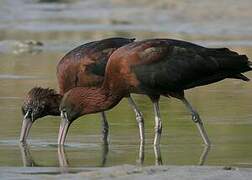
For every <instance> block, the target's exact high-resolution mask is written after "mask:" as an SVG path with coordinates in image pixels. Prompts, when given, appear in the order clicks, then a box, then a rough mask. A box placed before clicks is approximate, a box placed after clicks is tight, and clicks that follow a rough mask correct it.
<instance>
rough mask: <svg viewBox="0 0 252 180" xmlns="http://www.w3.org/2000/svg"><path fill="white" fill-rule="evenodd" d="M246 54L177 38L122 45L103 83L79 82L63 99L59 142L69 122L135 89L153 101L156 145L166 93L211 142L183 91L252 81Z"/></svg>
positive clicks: (114, 102)
mask: <svg viewBox="0 0 252 180" xmlns="http://www.w3.org/2000/svg"><path fill="white" fill-rule="evenodd" d="M250 65H251V63H250V62H249V61H248V58H247V57H246V56H245V55H239V54H238V53H236V52H234V51H231V50H229V49H227V48H205V47H202V46H199V45H196V44H193V43H189V42H185V41H180V40H172V39H150V40H144V41H140V42H134V43H131V44H128V45H125V46H123V47H121V48H119V49H117V50H116V51H115V52H114V53H113V54H112V55H111V56H110V58H109V60H108V64H107V67H106V72H105V80H104V82H103V84H102V86H101V87H91V88H90V87H76V88H73V89H71V90H70V91H68V92H67V93H66V94H65V95H64V97H63V99H62V101H61V104H60V111H61V116H62V120H61V124H60V130H59V138H58V143H59V144H64V140H65V137H66V134H67V130H68V128H69V126H70V124H71V123H72V122H73V121H74V120H75V119H77V118H78V117H80V116H82V115H85V114H90V113H97V112H101V111H106V110H108V109H111V108H113V107H114V106H115V105H117V104H118V103H119V101H120V100H121V99H122V98H123V97H128V96H129V95H130V93H138V94H145V95H147V96H149V97H150V99H151V100H152V102H153V104H154V113H155V138H154V145H158V144H160V137H161V131H162V123H161V118H160V111H159V98H160V96H161V95H163V96H166V97H174V98H177V99H179V100H181V101H182V102H183V103H184V104H185V106H186V107H187V109H188V110H189V111H190V113H191V114H192V120H193V121H194V122H195V123H196V125H197V127H198V129H199V132H200V134H201V136H202V138H203V140H204V143H205V144H206V145H210V141H209V138H208V136H207V133H206V131H205V129H204V126H203V122H202V120H201V118H200V116H199V114H198V113H197V111H196V110H195V109H194V108H193V107H192V106H191V105H190V103H189V102H188V101H187V99H186V98H185V96H184V90H187V89H190V88H193V87H196V86H202V85H207V84H210V83H214V82H217V81H220V80H223V79H225V78H234V79H241V80H244V81H248V80H249V79H248V78H247V77H246V76H244V75H242V74H241V73H243V72H246V71H250V70H251V67H250Z"/></svg>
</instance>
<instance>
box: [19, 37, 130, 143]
mask: <svg viewBox="0 0 252 180" xmlns="http://www.w3.org/2000/svg"><path fill="white" fill-rule="evenodd" d="M133 41H134V39H127V38H109V39H103V40H100V41H94V42H90V43H87V44H84V45H81V46H79V47H77V48H75V49H73V50H72V51H70V52H69V53H67V54H66V55H65V56H64V57H63V58H62V59H61V60H60V62H59V63H58V66H57V79H58V85H59V93H57V92H56V91H55V90H53V89H49V88H47V89H44V88H40V87H35V88H33V89H31V90H30V91H29V92H28V94H27V95H26V97H25V100H24V103H23V105H22V113H23V115H24V120H23V125H22V129H21V136H20V141H21V142H23V141H26V138H27V136H28V134H29V129H30V128H31V126H32V123H33V122H34V121H35V120H36V119H38V118H41V117H44V116H46V115H53V116H59V115H60V111H59V104H60V101H61V99H62V96H63V94H64V93H65V92H67V91H68V90H69V89H71V88H73V87H78V86H85V87H92V86H101V84H102V82H103V80H104V72H105V67H106V64H107V60H108V58H109V56H110V55H111V53H112V52H113V51H115V50H116V49H117V48H119V47H121V46H123V45H125V44H128V43H131V42H133ZM102 117H103V120H104V121H103V123H104V124H103V125H104V126H105V127H104V128H105V129H104V131H108V129H106V128H108V125H107V122H106V121H105V114H102ZM105 133H106V132H105ZM104 138H106V137H104Z"/></svg>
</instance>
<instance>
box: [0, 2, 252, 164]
mask: <svg viewBox="0 0 252 180" xmlns="http://www.w3.org/2000/svg"><path fill="white" fill-rule="evenodd" d="M41 2H42V1H31V0H30V1H29V0H27V1H25V0H24V1H1V6H0V9H1V11H0V17H1V18H0V24H1V25H0V32H1V33H0V34H1V35H0V55H1V56H0V84H1V88H0V112H1V116H0V122H1V126H0V166H18V167H20V166H39V167H41V166H43V167H44V166H45V167H58V166H62V165H63V166H66V165H68V166H69V167H102V166H114V165H121V164H139V141H138V128H137V125H136V122H135V115H134V113H133V112H132V110H131V109H130V107H129V105H128V104H127V101H126V100H123V101H122V102H121V103H120V104H119V105H118V106H116V107H115V108H114V109H113V110H111V111H109V112H108V119H109V124H110V143H109V144H110V145H109V147H104V146H103V145H102V142H101V133H100V131H101V129H100V124H101V123H100V116H99V114H94V115H89V116H85V117H81V118H80V119H79V120H77V121H76V122H75V123H74V124H73V125H72V127H71V129H70V132H69V135H68V137H67V143H66V144H67V146H66V147H65V149H64V151H65V153H64V152H63V150H62V151H58V148H57V145H56V140H57V133H58V128H59V117H45V118H43V119H41V120H38V121H37V122H36V123H35V124H34V125H33V127H32V130H31V133H30V138H29V146H28V147H26V148H23V147H22V146H20V145H19V143H18V138H19V133H20V127H21V121H22V116H21V110H20V107H21V104H22V100H23V97H24V95H25V93H26V92H27V91H28V90H29V89H30V88H32V87H34V86H43V87H51V88H56V89H57V83H56V77H55V67H56V65H57V62H58V61H59V59H60V58H61V57H62V56H63V55H64V54H65V53H66V52H67V51H69V50H71V49H72V48H74V47H75V46H77V45H79V44H82V43H85V42H87V41H89V40H95V39H100V38H106V37H108V36H126V37H138V39H142V38H150V37H169V38H181V39H184V40H190V41H193V42H195V43H200V44H202V45H207V46H215V47H219V46H224V45H225V46H228V47H229V48H231V49H233V50H236V51H238V52H239V53H243V54H247V55H248V57H250V58H252V38H251V34H252V33H251V29H252V28H251V27H252V24H251V18H250V17H251V16H249V15H248V14H247V13H249V12H247V11H246V12H243V13H241V11H238V10H237V11H238V12H237V11H234V10H236V9H237V8H238V9H239V8H240V9H243V10H244V9H245V10H246V8H247V7H248V6H249V5H250V4H249V1H246V0H245V1H242V3H240V4H237V3H236V5H237V6H236V7H233V5H230V10H226V11H225V14H224V15H223V16H220V17H221V18H219V20H218V21H214V20H211V18H212V19H214V18H215V16H217V15H218V13H219V15H221V10H222V9H223V7H222V6H221V5H219V9H218V8H216V7H215V6H214V5H211V6H209V7H210V10H211V9H216V13H215V15H214V14H213V15H212V16H213V17H212V16H208V15H209V14H210V12H208V11H207V12H208V13H209V14H207V12H201V11H200V10H199V11H200V13H201V15H202V16H198V15H196V14H195V13H194V12H193V8H195V7H194V6H193V5H191V4H190V6H189V8H188V9H187V10H186V11H183V10H184V9H185V4H186V1H181V2H183V3H185V4H183V3H177V4H176V3H175V2H173V1H167V3H166V2H165V1H158V2H156V4H155V3H154V4H152V5H149V6H148V5H145V6H146V7H145V8H143V9H140V10H139V7H141V6H143V4H146V3H144V2H147V0H146V1H139V2H140V3H139V4H138V5H133V4H132V3H130V1H125V2H121V1H109V3H103V2H104V1H98V0H97V1H85V3H84V2H81V1H74V2H72V3H69V1H55V2H54V3H47V2H42V3H41ZM148 2H149V1H148ZM228 2H229V1H228ZM12 3H14V4H12ZM16 3H19V4H18V5H19V6H20V7H21V8H22V9H23V10H25V11H22V12H21V10H20V11H19V10H16V8H15V11H14V9H12V7H13V5H16ZM205 3H207V2H205ZM172 5H173V7H176V8H177V10H181V11H183V12H185V14H184V15H183V14H182V15H179V14H178V13H177V11H176V12H175V11H173V10H172V9H169V8H170V7H172ZM207 5H208V4H207ZM198 6H202V7H204V6H206V5H205V4H204V3H203V4H202V3H199V5H198ZM176 8H175V9H176ZM107 9H109V10H110V11H107ZM167 9H168V10H167ZM199 9H200V8H199ZM210 10H209V11H210ZM231 10H233V11H232V13H233V14H235V13H237V15H239V16H238V17H237V16H235V15H232V16H231V17H230V16H229V15H231V14H232V13H231V12H229V11H231ZM96 11H99V12H100V13H101V14H100V15H97V13H95V12H96ZM157 11H158V12H159V13H160V14H158V15H157V16H154V15H155V14H156V12H157ZM6 12H9V14H10V15H9V16H7V15H6ZM24 12H25V13H24ZM73 12H74V13H73ZM167 13H168V14H167ZM216 14H217V15H216ZM187 15H191V16H190V17H191V18H189V17H187ZM203 15H205V16H203ZM234 16H235V18H240V19H239V21H238V20H237V19H234V21H233V23H230V21H226V19H228V18H229V20H231V19H232V18H234ZM51 17H53V18H51ZM248 17H249V21H248ZM241 19H242V20H241ZM164 22H167V23H166V24H164ZM221 22H225V23H226V22H228V24H229V25H228V26H227V24H225V23H221ZM201 23H203V25H202V24H201ZM204 23H205V24H208V25H207V26H204ZM200 24H201V25H200ZM239 25H240V26H245V25H246V28H240V27H239ZM216 26H218V28H217V27H216ZM29 39H34V40H39V41H42V42H43V43H44V46H42V47H38V48H35V49H33V48H30V47H28V48H27V47H20V46H17V45H16V42H19V41H23V40H29ZM247 76H248V77H250V78H252V73H247ZM251 92H252V84H251V83H250V82H249V83H246V82H242V81H239V80H225V81H222V82H219V83H216V84H213V85H209V86H205V87H200V88H195V89H193V90H189V91H187V92H186V95H187V97H188V99H189V100H190V102H191V103H192V104H193V105H194V107H195V108H196V109H197V110H198V111H199V113H200V115H201V117H202V119H203V120H204V122H205V126H206V129H207V131H208V133H209V136H210V139H211V140H212V143H213V146H212V147H211V149H210V150H209V152H208V154H207V153H204V152H205V149H204V146H203V145H202V141H201V138H200V136H199V134H198V132H197V129H196V127H195V125H194V124H193V122H192V121H191V117H190V115H189V113H188V112H187V111H186V109H185V107H184V106H183V104H182V103H181V102H179V101H178V100H176V99H167V98H162V99H161V103H160V104H161V113H162V120H163V134H162V140H161V147H160V148H161V149H160V150H161V155H162V162H163V164H165V165H197V164H203V162H202V158H203V156H204V157H205V158H206V159H205V162H204V164H205V165H225V166H228V165H231V166H241V167H252V134H251V132H252V111H251V109H252V103H251V100H252V99H251V97H252V96H251ZM133 97H134V99H135V100H136V103H137V104H138V105H139V107H140V109H141V111H142V112H143V114H144V117H145V133H146V138H147V139H146V140H147V143H146V145H145V147H144V155H145V156H144V162H143V165H145V166H146V165H154V164H156V159H155V155H154V149H153V146H152V141H153V135H154V131H153V125H154V117H153V111H152V104H151V103H150V101H149V99H148V98H147V97H145V96H139V95H134V96H133Z"/></svg>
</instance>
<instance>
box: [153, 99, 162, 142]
mask: <svg viewBox="0 0 252 180" xmlns="http://www.w3.org/2000/svg"><path fill="white" fill-rule="evenodd" d="M153 104H154V114H155V138H154V145H155V146H156V145H159V144H160V139H161V133H162V122H161V117H160V110H159V100H156V101H153Z"/></svg>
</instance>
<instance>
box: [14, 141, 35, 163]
mask: <svg viewBox="0 0 252 180" xmlns="http://www.w3.org/2000/svg"><path fill="white" fill-rule="evenodd" d="M19 148H20V152H21V157H22V161H23V166H24V167H36V166H38V165H37V164H36V163H35V162H34V160H33V158H32V156H31V153H30V148H29V145H28V144H27V143H20V144H19Z"/></svg>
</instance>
